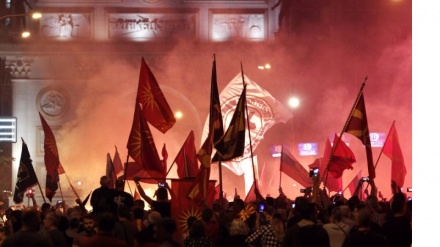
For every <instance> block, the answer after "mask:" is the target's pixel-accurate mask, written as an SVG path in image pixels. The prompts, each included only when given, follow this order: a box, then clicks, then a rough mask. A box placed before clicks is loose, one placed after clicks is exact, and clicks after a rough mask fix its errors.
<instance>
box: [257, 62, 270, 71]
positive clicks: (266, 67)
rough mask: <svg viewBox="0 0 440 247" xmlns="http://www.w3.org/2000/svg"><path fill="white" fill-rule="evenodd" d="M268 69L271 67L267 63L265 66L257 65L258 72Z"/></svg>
mask: <svg viewBox="0 0 440 247" xmlns="http://www.w3.org/2000/svg"><path fill="white" fill-rule="evenodd" d="M270 68H271V66H270V64H268V63H266V64H265V65H258V69H259V70H265V69H270Z"/></svg>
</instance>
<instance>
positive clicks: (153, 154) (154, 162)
mask: <svg viewBox="0 0 440 247" xmlns="http://www.w3.org/2000/svg"><path fill="white" fill-rule="evenodd" d="M127 149H128V154H129V156H130V157H131V158H132V159H133V160H134V161H135V162H136V164H137V166H138V167H142V168H143V170H145V172H147V173H149V174H150V176H151V177H154V178H165V175H166V174H165V173H166V170H165V169H164V167H163V162H162V161H161V160H160V158H159V154H158V152H157V149H156V144H155V143H154V140H153V135H152V134H151V131H150V128H149V127H148V123H147V122H146V121H145V120H144V118H143V116H142V114H141V109H140V106H139V104H136V106H135V112H134V117H133V125H132V128H131V132H130V136H129V138H128V142H127Z"/></svg>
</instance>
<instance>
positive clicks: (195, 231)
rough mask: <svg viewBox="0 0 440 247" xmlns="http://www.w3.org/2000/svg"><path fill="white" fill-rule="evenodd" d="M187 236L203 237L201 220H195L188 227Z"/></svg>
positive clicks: (203, 228)
mask: <svg viewBox="0 0 440 247" xmlns="http://www.w3.org/2000/svg"><path fill="white" fill-rule="evenodd" d="M189 236H191V237H194V238H202V237H205V225H204V224H203V222H202V221H201V220H195V221H194V222H193V223H192V224H191V227H190V228H189Z"/></svg>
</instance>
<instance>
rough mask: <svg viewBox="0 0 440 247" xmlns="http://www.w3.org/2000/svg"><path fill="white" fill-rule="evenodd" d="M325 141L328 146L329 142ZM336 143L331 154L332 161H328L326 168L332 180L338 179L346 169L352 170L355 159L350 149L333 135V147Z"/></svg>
mask: <svg viewBox="0 0 440 247" xmlns="http://www.w3.org/2000/svg"><path fill="white" fill-rule="evenodd" d="M327 141H328V144H330V141H329V140H327ZM338 142H339V144H338V146H337V147H336V149H335V151H334V153H333V157H332V159H331V160H330V162H328V167H327V169H328V171H329V172H330V173H331V174H332V176H333V177H334V178H340V177H341V176H342V173H343V172H344V170H346V169H350V170H353V166H351V165H352V164H353V163H354V162H356V158H355V157H354V154H353V152H352V151H351V149H350V148H349V147H348V146H347V144H345V142H344V141H342V140H341V138H340V137H339V136H338V135H336V134H335V138H334V139H333V145H335V143H338ZM326 148H327V147H326ZM330 151H331V148H330ZM329 157H330V155H329ZM327 161H328V158H327Z"/></svg>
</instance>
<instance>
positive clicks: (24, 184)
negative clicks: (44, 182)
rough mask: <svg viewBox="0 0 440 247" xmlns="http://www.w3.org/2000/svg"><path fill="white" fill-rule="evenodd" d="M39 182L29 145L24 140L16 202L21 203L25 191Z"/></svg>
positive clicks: (15, 194) (15, 193) (16, 186)
mask: <svg viewBox="0 0 440 247" xmlns="http://www.w3.org/2000/svg"><path fill="white" fill-rule="evenodd" d="M35 184H38V179H37V175H36V174H35V170H34V167H33V166H32V160H31V156H30V154H29V150H28V147H27V145H26V143H25V142H24V141H23V146H22V150H21V158H20V166H19V167H18V172H17V183H16V184H15V191H14V202H15V203H17V204H19V203H22V202H23V195H24V192H25V191H26V190H27V189H28V188H29V187H33V186H34V185H35Z"/></svg>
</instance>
